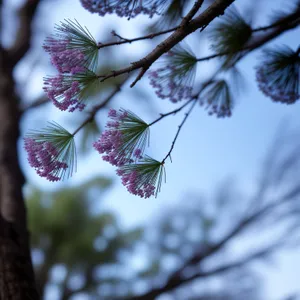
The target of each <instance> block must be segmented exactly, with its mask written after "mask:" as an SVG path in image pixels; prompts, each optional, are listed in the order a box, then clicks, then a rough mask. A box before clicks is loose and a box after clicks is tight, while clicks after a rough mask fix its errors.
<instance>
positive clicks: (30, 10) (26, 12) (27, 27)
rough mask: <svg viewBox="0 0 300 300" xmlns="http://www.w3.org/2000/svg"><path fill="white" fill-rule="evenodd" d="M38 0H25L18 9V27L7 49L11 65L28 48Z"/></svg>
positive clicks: (17, 60) (15, 62)
mask: <svg viewBox="0 0 300 300" xmlns="http://www.w3.org/2000/svg"><path fill="white" fill-rule="evenodd" d="M40 1H41V0H26V1H25V3H24V5H23V6H22V7H21V8H20V10H19V11H18V18H19V29H18V31H17V34H16V38H15V43H14V44H13V46H12V47H11V48H10V49H9V50H8V53H9V56H10V60H11V63H12V67H13V66H15V65H16V64H17V63H18V62H19V61H20V60H21V59H22V58H23V57H24V55H25V54H26V53H27V51H28V50H29V48H30V42H31V36H32V20H33V19H34V16H35V13H36V11H37V8H38V5H39V3H40Z"/></svg>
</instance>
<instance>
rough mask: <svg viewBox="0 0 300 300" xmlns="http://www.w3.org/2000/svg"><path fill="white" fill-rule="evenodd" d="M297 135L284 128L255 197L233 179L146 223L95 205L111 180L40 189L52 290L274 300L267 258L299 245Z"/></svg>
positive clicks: (33, 194)
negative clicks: (267, 283)
mask: <svg viewBox="0 0 300 300" xmlns="http://www.w3.org/2000/svg"><path fill="white" fill-rule="evenodd" d="M283 127H284V126H283ZM295 135H298V131H297V132H293V131H289V132H285V133H284V132H282V130H281V131H280V132H278V134H277V137H276V139H275V140H274V143H273V145H272V146H271V147H270V149H269V152H268V153H267V155H266V157H265V162H264V164H263V165H262V168H261V170H260V172H259V179H258V181H257V182H256V183H255V190H256V192H255V193H254V194H253V195H248V193H247V192H245V191H243V190H242V189H241V188H239V187H238V184H237V183H236V182H235V180H234V179H233V178H229V179H227V180H226V181H225V182H223V183H222V184H220V185H219V186H217V187H216V189H215V190H214V193H213V194H212V195H211V197H204V196H202V197H200V196H199V195H197V194H193V193H190V194H187V195H186V196H185V198H184V199H183V200H184V201H182V204H181V205H176V206H174V205H173V206H172V207H171V206H169V207H168V209H167V210H165V211H164V212H162V213H161V215H160V216H157V217H156V218H155V219H154V220H152V221H151V223H149V224H148V226H146V227H145V228H144V229H142V228H134V229H132V230H129V231H124V230H122V228H121V226H120V225H118V221H117V218H116V216H114V215H113V214H112V213H110V212H108V211H103V209H102V210H101V212H99V213H95V212H94V213H92V211H93V206H94V202H95V201H99V194H101V193H102V192H103V191H104V190H105V189H107V188H108V187H109V185H110V181H109V180H107V179H104V178H95V179H93V180H92V181H89V182H86V183H85V184H83V185H82V186H80V187H78V189H74V188H72V189H64V190H61V191H57V192H54V193H49V192H47V193H45V192H42V191H39V190H36V189H34V188H31V189H30V193H29V198H28V208H29V228H30V229H31V231H32V245H33V251H34V254H33V257H36V259H35V261H36V274H37V279H38V285H39V287H40V290H41V291H42V294H44V295H45V297H46V295H47V294H48V295H50V294H51V295H52V296H49V297H50V298H51V297H52V298H56V299H73V298H72V296H76V295H77V296H81V297H84V296H86V297H87V299H103V300H105V299H111V300H112V299H125V298H126V299H145V300H146V299H164V298H163V296H167V295H169V296H170V297H171V298H170V299H188V300H192V299H200V300H204V299H206V300H209V299H211V300H221V299H228V300H235V299H249V300H250V299H251V300H259V299H265V298H266V297H265V296H264V294H263V292H262V290H261V288H262V287H263V284H262V276H261V275H259V272H258V271H259V268H260V267H259V265H258V264H257V263H256V262H257V260H259V261H260V264H261V263H263V262H267V263H268V262H269V261H270V259H271V258H272V256H273V255H274V254H275V253H276V252H278V251H282V250H283V249H288V251H292V249H293V248H294V247H298V246H299V237H300V235H299V234H300V222H299V212H300V211H299V196H300V187H299V183H298V182H294V181H291V178H293V177H294V176H295V174H297V173H298V172H299V167H300V164H299V163H300V155H299V153H300V151H299V144H298V143H295V142H294V141H293V138H294V136H295ZM278 145H285V147H278ZM258 232H259V237H258V234H257V233H258ZM270 232H271V233H272V235H270ZM74 237H76V238H74ZM236 245H239V247H238V250H237V247H236ZM38 258H39V259H38ZM135 261H139V262H140V263H138V264H136V263H135ZM55 270H56V272H55ZM46 284H47V286H48V287H49V288H48V289H45V287H46ZM55 288H57V290H58V291H57V293H56V294H53V292H54V291H56V289H55ZM51 290H52V293H51ZM295 297H296V295H295ZM46 299H47V298H46ZM74 299H76V298H74Z"/></svg>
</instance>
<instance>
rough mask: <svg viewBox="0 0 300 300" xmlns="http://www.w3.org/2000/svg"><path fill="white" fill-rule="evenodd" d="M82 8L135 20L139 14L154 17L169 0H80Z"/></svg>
mask: <svg viewBox="0 0 300 300" xmlns="http://www.w3.org/2000/svg"><path fill="white" fill-rule="evenodd" d="M80 1H81V4H82V6H83V7H84V8H85V9H87V10H88V11H89V12H91V13H97V14H99V15H100V16H104V15H106V14H112V13H115V14H117V16H119V17H127V18H134V17H136V16H137V15H139V14H146V15H149V17H150V18H151V17H153V15H154V14H156V13H157V12H158V11H159V10H161V9H160V8H162V7H163V6H164V4H166V3H167V0H139V1H137V0H80Z"/></svg>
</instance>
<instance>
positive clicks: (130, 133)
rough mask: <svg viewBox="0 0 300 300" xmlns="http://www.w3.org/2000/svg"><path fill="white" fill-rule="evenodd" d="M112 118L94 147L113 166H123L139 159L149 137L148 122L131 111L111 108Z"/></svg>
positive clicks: (109, 114)
mask: <svg viewBox="0 0 300 300" xmlns="http://www.w3.org/2000/svg"><path fill="white" fill-rule="evenodd" d="M108 116H109V118H110V120H109V121H108V122H107V124H106V128H107V130H105V131H104V132H103V133H102V134H101V136H100V138H99V140H98V141H96V142H95V143H94V145H93V146H94V148H95V149H96V150H97V151H98V152H99V153H100V154H104V155H103V156H102V158H103V160H104V161H107V162H109V163H110V164H112V165H113V166H118V167H119V166H123V165H125V164H127V163H132V162H134V159H139V158H140V157H141V154H142V152H143V149H144V147H145V142H146V141H147V137H148V124H147V123H145V122H144V121H143V120H141V119H140V118H138V117H137V116H136V115H134V114H133V113H131V112H128V111H125V110H122V109H121V110H119V111H116V110H114V109H111V110H110V111H109V113H108Z"/></svg>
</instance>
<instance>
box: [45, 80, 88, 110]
mask: <svg viewBox="0 0 300 300" xmlns="http://www.w3.org/2000/svg"><path fill="white" fill-rule="evenodd" d="M43 89H44V91H45V92H46V94H47V96H48V98H49V99H50V100H51V101H52V102H53V104H54V105H55V106H56V107H57V108H58V109H60V110H62V111H65V110H68V111H69V112H73V111H74V110H76V109H79V110H80V111H82V110H83V109H84V107H85V105H84V104H83V103H81V102H80V101H79V95H80V92H81V89H82V87H81V86H80V82H79V81H77V80H74V81H73V80H72V76H65V75H62V74H59V75H57V76H55V77H48V78H45V79H44V88H43Z"/></svg>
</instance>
